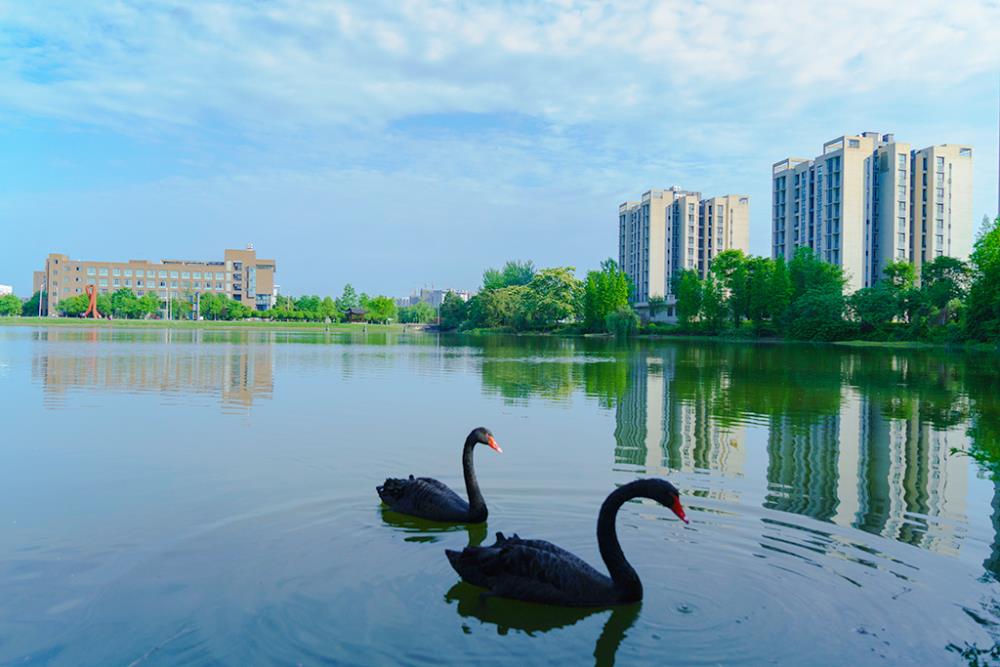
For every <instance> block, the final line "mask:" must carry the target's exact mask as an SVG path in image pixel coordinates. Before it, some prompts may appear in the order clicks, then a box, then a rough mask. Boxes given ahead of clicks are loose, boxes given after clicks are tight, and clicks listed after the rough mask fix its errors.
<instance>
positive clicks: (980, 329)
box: [965, 217, 1000, 341]
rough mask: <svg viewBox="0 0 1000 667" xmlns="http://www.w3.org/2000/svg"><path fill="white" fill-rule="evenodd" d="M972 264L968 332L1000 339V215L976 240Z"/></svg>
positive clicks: (979, 337) (974, 336)
mask: <svg viewBox="0 0 1000 667" xmlns="http://www.w3.org/2000/svg"><path fill="white" fill-rule="evenodd" d="M970 264H971V265H972V284H971V285H970V286H969V296H968V299H967V300H966V307H965V334H966V336H968V337H969V338H971V339H973V340H980V341H997V340H1000V287H998V286H1000V217H998V218H997V219H996V220H994V221H993V225H992V227H987V228H986V229H985V230H984V232H983V234H982V235H981V236H980V237H979V239H978V240H977V241H976V245H975V250H973V251H972V256H971V258H970Z"/></svg>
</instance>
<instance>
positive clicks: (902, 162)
mask: <svg viewBox="0 0 1000 667" xmlns="http://www.w3.org/2000/svg"><path fill="white" fill-rule="evenodd" d="M896 164H898V165H899V168H900V169H906V153H900V154H899V155H897V156H896Z"/></svg>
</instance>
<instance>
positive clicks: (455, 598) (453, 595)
mask: <svg viewBox="0 0 1000 667" xmlns="http://www.w3.org/2000/svg"><path fill="white" fill-rule="evenodd" d="M444 599H445V602H447V603H448V604H451V603H452V602H456V603H457V611H458V614H459V616H461V617H463V618H476V619H478V620H479V622H480V623H483V624H487V625H495V626H497V634H500V635H505V634H507V633H508V632H510V630H515V631H520V632H523V633H525V634H527V635H528V636H531V637H534V636H535V635H536V634H541V633H545V632H549V631H550V630H556V629H558V628H565V627H569V626H571V625H574V624H576V623H578V622H579V621H582V620H583V619H585V618H587V617H589V616H592V615H593V614H602V613H606V612H607V611H608V610H609V609H610V610H611V615H610V616H608V619H607V620H606V621H605V622H604V630H602V631H601V636H600V637H598V638H597V642H596V644H595V645H594V664H595V665H600V666H601V667H606V666H608V665H614V664H615V654H616V653H617V652H618V647H619V646H620V645H621V643H622V640H623V639H625V636H626V634H627V633H628V631H629V629H630V628H631V627H632V625H633V624H634V623H635V621H636V619H637V618H639V611H640V610H641V609H642V603H641V602H637V603H634V604H628V605H621V606H616V607H603V608H601V607H557V606H554V605H546V604H537V603H534V602H522V601H520V600H510V599H507V598H500V597H493V596H490V595H488V594H486V593H485V592H484V590H483V589H482V588H479V587H477V586H473V585H472V584H467V583H465V582H463V581H460V582H458V583H457V584H455V585H454V586H452V587H451V589H450V590H449V591H448V592H447V593H445V596H444ZM463 629H465V631H466V632H468V631H469V630H468V626H464V628H463Z"/></svg>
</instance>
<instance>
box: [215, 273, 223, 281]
mask: <svg viewBox="0 0 1000 667" xmlns="http://www.w3.org/2000/svg"><path fill="white" fill-rule="evenodd" d="M215 279H216V280H222V274H221V273H218V272H216V274H215Z"/></svg>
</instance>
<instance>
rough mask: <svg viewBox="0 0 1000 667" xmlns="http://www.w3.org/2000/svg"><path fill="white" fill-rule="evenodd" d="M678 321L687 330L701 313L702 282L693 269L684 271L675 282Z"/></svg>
mask: <svg viewBox="0 0 1000 667" xmlns="http://www.w3.org/2000/svg"><path fill="white" fill-rule="evenodd" d="M675 283H676V285H675V287H674V293H675V294H676V295H677V319H678V320H679V321H680V323H681V326H683V327H685V328H687V327H688V326H690V325H691V322H693V321H694V319H695V318H696V317H698V313H700V312H701V297H702V293H701V281H700V280H699V279H698V274H697V273H695V272H694V270H692V269H684V270H683V271H681V272H680V274H679V275H678V277H677V279H676V280H675Z"/></svg>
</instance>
